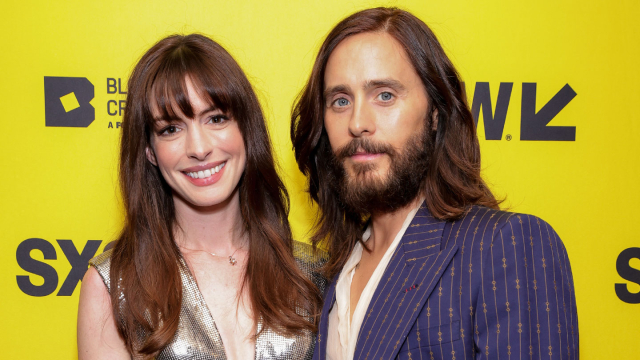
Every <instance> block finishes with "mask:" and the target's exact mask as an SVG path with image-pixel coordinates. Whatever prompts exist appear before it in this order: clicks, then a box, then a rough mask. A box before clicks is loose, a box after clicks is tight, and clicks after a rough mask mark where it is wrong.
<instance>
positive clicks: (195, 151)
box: [78, 35, 325, 359]
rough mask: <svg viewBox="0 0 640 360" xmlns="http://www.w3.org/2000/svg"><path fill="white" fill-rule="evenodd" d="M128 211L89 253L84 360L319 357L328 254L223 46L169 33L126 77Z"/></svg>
mask: <svg viewBox="0 0 640 360" xmlns="http://www.w3.org/2000/svg"><path fill="white" fill-rule="evenodd" d="M122 126H123V129H122V142H121V151H120V182H121V187H122V194H123V199H124V206H125V210H126V223H125V226H124V230H123V231H122V234H121V235H120V238H119V239H118V241H117V243H116V245H115V247H114V249H113V250H112V251H107V252H105V253H103V254H102V255H100V256H98V257H96V258H94V259H93V260H92V261H91V263H90V264H91V265H92V267H91V268H90V269H89V270H88V271H87V274H86V275H85V278H84V280H83V285H82V290H81V294H80V306H79V315H78V352H79V359H101V358H109V359H114V358H130V357H132V356H133V357H135V358H153V357H156V358H157V359H188V358H197V359H225V358H226V359H251V358H256V359H266V358H268V359H310V358H311V355H312V353H313V346H314V344H315V339H314V333H315V331H316V315H317V314H318V313H319V310H320V309H319V304H320V301H321V298H320V294H321V291H322V289H323V288H324V284H325V283H324V280H323V279H322V277H321V276H319V275H318V273H317V272H316V269H318V268H319V266H320V265H321V264H320V262H321V259H320V258H319V257H318V256H317V255H316V256H314V255H313V252H312V251H311V248H310V247H309V246H308V245H305V244H301V243H297V242H294V241H292V238H291V230H290V228H289V224H288V222H287V212H288V196H287V193H286V190H285V188H284V186H283V184H282V182H281V180H280V178H279V177H278V175H277V173H276V171H275V167H274V161H273V157H272V153H271V148H270V143H269V136H268V133H267V129H266V126H265V122H264V118H263V115H262V112H261V109H260V105H259V103H258V100H257V97H256V95H255V93H254V92H253V89H252V88H251V85H250V84H249V81H248V80H247V78H246V76H245V75H244V73H243V72H242V70H241V69H240V67H239V66H238V64H237V63H236V62H235V61H234V59H233V58H232V57H231V55H229V54H228V53H227V52H226V51H225V50H224V49H223V48H222V47H221V46H220V45H218V44H217V43H215V42H213V41H212V40H210V39H208V38H206V37H204V36H201V35H188V36H170V37H168V38H165V39H163V40H161V41H160V42H158V43H157V44H156V45H154V46H153V47H152V48H151V49H150V50H149V51H147V53H146V54H145V55H144V56H143V57H142V59H141V60H140V61H139V63H138V64H137V66H136V67H135V69H134V71H133V74H132V75H131V78H130V79H129V85H128V95H127V108H126V111H125V114H124V119H123V124H122Z"/></svg>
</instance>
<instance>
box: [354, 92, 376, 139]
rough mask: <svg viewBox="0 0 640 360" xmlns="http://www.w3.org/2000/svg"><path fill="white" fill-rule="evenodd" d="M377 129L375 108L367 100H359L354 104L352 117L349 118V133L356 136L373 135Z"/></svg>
mask: <svg viewBox="0 0 640 360" xmlns="http://www.w3.org/2000/svg"><path fill="white" fill-rule="evenodd" d="M375 131H376V124H375V116H374V113H373V110H372V109H371V107H370V106H369V104H368V103H367V102H366V101H358V102H357V103H356V104H354V107H353V112H352V113H351V118H350V119H349V133H351V135H352V136H354V137H361V136H366V135H373V133H374V132H375Z"/></svg>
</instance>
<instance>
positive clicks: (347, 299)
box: [327, 201, 422, 360]
mask: <svg viewBox="0 0 640 360" xmlns="http://www.w3.org/2000/svg"><path fill="white" fill-rule="evenodd" d="M421 205H422V201H420V202H419V203H418V206H416V208H415V209H413V210H411V211H410V212H409V214H408V215H407V218H406V219H405V220H404V223H403V224H402V228H400V231H398V234H397V235H396V237H395V238H394V239H393V242H392V243H391V245H389V248H388V249H387V251H386V252H385V253H384V256H383V257H382V259H381V260H380V263H378V266H376V269H375V270H374V271H373V274H371V278H369V281H368V282H367V285H366V286H365V287H364V290H362V294H361V295H360V299H359V300H358V304H357V305H356V308H355V310H354V311H353V319H351V318H350V316H349V315H350V313H351V309H350V306H351V281H352V280H353V275H354V274H355V272H356V266H357V265H358V264H359V263H360V259H361V258H362V251H363V247H362V244H360V243H359V242H358V243H356V246H355V247H354V248H353V251H351V256H349V259H348V260H347V262H346V264H345V265H344V267H343V268H342V271H341V272H340V276H339V277H338V282H337V283H336V303H335V304H334V305H333V308H332V309H331V311H330V312H329V329H328V334H327V360H351V359H353V356H354V355H355V352H356V342H357V340H358V334H359V333H360V327H361V326H362V322H363V321H364V316H365V313H366V311H367V308H368V307H369V303H370V302H371V298H372V297H373V293H374V292H375V291H376V288H377V287H378V283H380V279H382V275H383V274H384V271H385V270H386V268H387V265H389V261H390V260H391V256H392V255H393V253H394V252H395V250H396V248H397V247H398V244H399V243H400V240H401V239H402V236H404V233H405V231H407V228H408V227H409V225H410V224H411V220H413V217H414V216H415V215H416V213H417V212H418V209H420V206H421ZM370 237H371V225H369V227H368V228H367V230H366V231H365V232H364V234H363V235H362V240H363V241H364V242H365V243H366V242H367V240H369V238H370Z"/></svg>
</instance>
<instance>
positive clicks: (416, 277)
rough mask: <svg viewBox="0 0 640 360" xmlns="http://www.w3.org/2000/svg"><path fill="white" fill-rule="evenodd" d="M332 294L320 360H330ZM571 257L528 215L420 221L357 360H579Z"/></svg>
mask: <svg viewBox="0 0 640 360" xmlns="http://www.w3.org/2000/svg"><path fill="white" fill-rule="evenodd" d="M336 280H337V277H336V278H335V279H334V281H333V282H332V284H331V285H330V286H329V287H328V288H327V292H326V293H325V304H324V307H323V310H322V316H321V320H320V331H319V334H318V345H317V346H316V348H315V353H314V359H317V360H324V359H325V358H326V340H325V339H326V338H327V329H328V324H327V321H328V314H329V311H330V309H331V307H332V306H333V303H334V302H335V282H336ZM578 356H579V353H578V318H577V311H576V305H575V296H574V289H573V280H572V275H571V268H570V265H569V259H568V256H567V252H566V250H565V248H564V245H563V244H562V241H561V240H560V238H559V237H558V235H557V234H556V233H555V232H554V231H553V229H552V228H551V226H549V225H548V224H547V223H545V222H544V221H542V220H540V219H538V218H537V217H535V216H531V215H522V214H515V213H509V212H503V211H497V210H491V209H487V208H484V207H473V208H472V209H471V211H470V212H469V213H468V214H467V215H466V216H464V217H463V218H462V219H459V220H457V221H455V222H444V221H440V220H438V219H435V218H433V217H432V216H431V215H430V214H429V212H428V210H427V209H426V208H425V207H424V205H423V206H422V207H421V208H420V210H419V211H418V213H417V214H416V216H415V217H414V219H413V221H412V223H411V225H410V226H409V228H408V229H407V231H406V233H405V234H404V237H403V238H402V240H401V243H400V245H398V248H397V249H396V251H395V253H394V254H393V257H392V259H391V261H390V262H389V265H388V267H387V269H386V270H385V273H384V275H383V277H382V280H381V281H380V284H379V285H378V288H377V289H376V291H375V293H374V295H373V298H372V299H371V303H370V305H369V308H368V309H367V314H366V316H365V319H364V321H363V324H362V327H361V329H360V334H359V337H358V343H357V346H356V353H355V359H383V360H386V359H394V358H396V359H425V360H432V359H433V360H436V359H451V360H455V359H458V360H460V359H509V360H511V359H513V360H516V359H518V360H521V359H528V360H533V359H550V360H551V359H578Z"/></svg>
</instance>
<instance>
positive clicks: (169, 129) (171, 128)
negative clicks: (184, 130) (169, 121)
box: [159, 125, 180, 136]
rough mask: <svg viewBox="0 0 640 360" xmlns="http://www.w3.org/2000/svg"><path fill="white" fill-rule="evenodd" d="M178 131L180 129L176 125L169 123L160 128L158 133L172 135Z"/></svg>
mask: <svg viewBox="0 0 640 360" xmlns="http://www.w3.org/2000/svg"><path fill="white" fill-rule="evenodd" d="M178 131H180V129H179V128H178V127H177V126H174V125H169V126H167V127H165V128H163V129H162V130H160V131H159V134H160V135H165V136H166V135H173V134H175V133H177V132H178Z"/></svg>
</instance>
